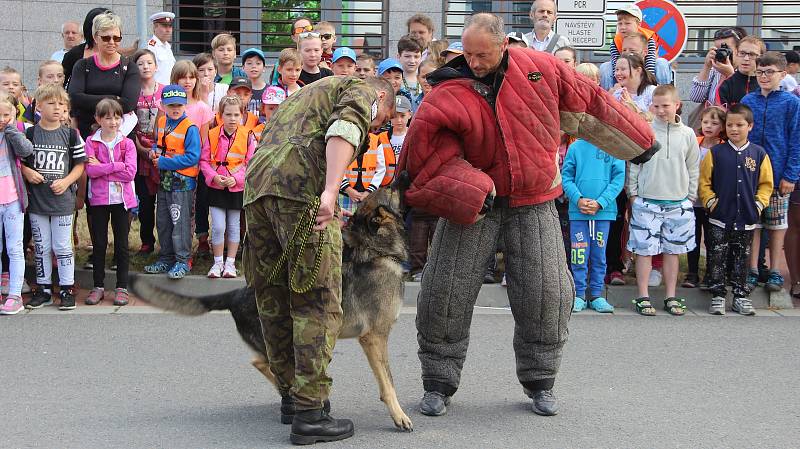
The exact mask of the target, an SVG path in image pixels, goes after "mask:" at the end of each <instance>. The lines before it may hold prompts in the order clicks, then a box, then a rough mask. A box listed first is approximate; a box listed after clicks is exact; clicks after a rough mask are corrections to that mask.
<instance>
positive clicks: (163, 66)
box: [147, 11, 175, 86]
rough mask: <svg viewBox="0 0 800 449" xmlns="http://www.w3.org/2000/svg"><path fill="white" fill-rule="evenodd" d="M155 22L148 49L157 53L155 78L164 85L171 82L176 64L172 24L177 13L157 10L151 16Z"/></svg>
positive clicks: (151, 19)
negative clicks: (170, 76) (172, 42)
mask: <svg viewBox="0 0 800 449" xmlns="http://www.w3.org/2000/svg"><path fill="white" fill-rule="evenodd" d="M150 21H151V22H153V37H152V38H151V39H150V40H149V41H147V49H148V50H150V51H152V52H153V54H155V55H156V64H157V65H158V70H156V74H155V76H154V78H155V79H156V82H158V83H161V84H163V85H165V86H166V85H168V84H170V80H169V75H170V74H171V73H172V66H174V65H175V55H173V54H172V46H171V45H170V43H169V41H171V40H172V24H173V22H175V14H173V13H171V12H167V11H162V12H157V13H155V14H153V15H152V16H150Z"/></svg>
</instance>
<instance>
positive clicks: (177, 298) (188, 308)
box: [129, 275, 238, 316]
mask: <svg viewBox="0 0 800 449" xmlns="http://www.w3.org/2000/svg"><path fill="white" fill-rule="evenodd" d="M129 288H130V290H131V292H132V293H133V294H134V295H135V296H137V297H139V298H141V299H143V300H144V301H146V302H147V303H148V304H150V305H152V306H154V307H158V308H159V309H163V310H168V311H170V312H175V313H178V314H180V315H189V316H196V315H202V314H204V313H208V312H210V311H212V310H228V309H229V308H230V306H231V302H232V301H233V298H234V297H235V296H236V293H237V291H238V290H232V291H229V292H224V293H219V294H216V295H206V296H188V295H185V294H183V293H179V292H176V291H172V290H167V289H166V288H163V287H161V286H160V285H159V284H158V282H157V281H156V280H155V279H153V280H152V281H151V280H149V279H147V278H146V277H145V276H143V275H138V276H131V279H130V281H129Z"/></svg>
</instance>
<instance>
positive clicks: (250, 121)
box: [215, 112, 258, 131]
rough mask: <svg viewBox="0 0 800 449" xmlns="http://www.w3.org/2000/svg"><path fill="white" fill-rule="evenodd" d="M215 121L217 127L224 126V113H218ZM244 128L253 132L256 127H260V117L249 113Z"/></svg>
mask: <svg viewBox="0 0 800 449" xmlns="http://www.w3.org/2000/svg"><path fill="white" fill-rule="evenodd" d="M215 120H216V124H217V126H222V113H220V112H217V116H216V118H215ZM242 126H243V127H245V128H247V130H248V131H252V130H253V129H254V128H255V127H256V126H258V117H256V116H255V115H253V113H252V112H248V113H247V119H246V120H245V121H244V123H243V124H242Z"/></svg>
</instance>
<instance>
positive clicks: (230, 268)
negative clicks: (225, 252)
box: [222, 263, 237, 278]
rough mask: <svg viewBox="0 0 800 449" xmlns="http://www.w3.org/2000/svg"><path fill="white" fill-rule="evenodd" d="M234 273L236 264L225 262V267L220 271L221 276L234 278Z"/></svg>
mask: <svg viewBox="0 0 800 449" xmlns="http://www.w3.org/2000/svg"><path fill="white" fill-rule="evenodd" d="M236 276H237V275H236V265H234V264H232V263H231V264H227V263H226V264H225V268H224V270H223V271H222V277H224V278H235V277H236Z"/></svg>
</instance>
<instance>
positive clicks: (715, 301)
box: [708, 296, 725, 315]
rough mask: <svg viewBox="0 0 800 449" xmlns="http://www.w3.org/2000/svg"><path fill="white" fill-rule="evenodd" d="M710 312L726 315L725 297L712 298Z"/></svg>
mask: <svg viewBox="0 0 800 449" xmlns="http://www.w3.org/2000/svg"><path fill="white" fill-rule="evenodd" d="M708 313H710V314H712V315H725V298H723V297H722V296H715V297H713V298H711V306H710V307H709V308H708Z"/></svg>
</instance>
